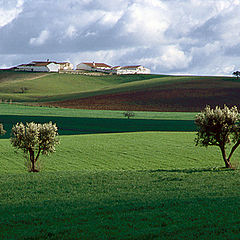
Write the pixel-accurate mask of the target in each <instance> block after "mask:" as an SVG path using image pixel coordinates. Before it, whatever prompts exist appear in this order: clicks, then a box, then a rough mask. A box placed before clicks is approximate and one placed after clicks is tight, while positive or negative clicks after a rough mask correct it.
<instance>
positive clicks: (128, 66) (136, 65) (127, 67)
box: [121, 65, 141, 69]
mask: <svg viewBox="0 0 240 240" xmlns="http://www.w3.org/2000/svg"><path fill="white" fill-rule="evenodd" d="M140 66H141V65H136V66H124V67H121V68H122V69H125V68H138V67H140Z"/></svg>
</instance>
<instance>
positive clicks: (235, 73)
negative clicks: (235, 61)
mask: <svg viewBox="0 0 240 240" xmlns="http://www.w3.org/2000/svg"><path fill="white" fill-rule="evenodd" d="M233 75H234V76H236V77H237V79H238V78H239V76H240V71H235V72H233Z"/></svg>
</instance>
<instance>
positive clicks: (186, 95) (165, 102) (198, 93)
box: [46, 79, 240, 112]
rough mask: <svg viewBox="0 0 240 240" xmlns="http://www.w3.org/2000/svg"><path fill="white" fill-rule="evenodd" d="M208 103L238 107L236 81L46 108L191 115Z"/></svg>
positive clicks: (201, 83)
mask: <svg viewBox="0 0 240 240" xmlns="http://www.w3.org/2000/svg"><path fill="white" fill-rule="evenodd" d="M207 104H208V105H210V106H212V107H213V106H216V105H220V106H222V105H224V104H227V105H228V106H232V105H237V106H238V107H240V84H239V82H233V81H219V80H211V81H208V80H207V79H206V80H204V81H203V80H201V81H197V80H196V81H192V82H185V83H175V84H168V85H165V86H159V87H155V88H148V89H145V90H138V91H129V92H122V93H116V94H107V95H98V96H92V97H87V98H81V99H73V100H67V101H60V102H53V103H47V104H46V105H53V106H59V107H66V108H81V109H98V110H100V109H101V110H131V111H165V112H166V111H171V112H178V111H179V112H185V111H191V112H192V111H193V112H194V111H200V110H202V109H203V108H204V107H205V106H206V105H207Z"/></svg>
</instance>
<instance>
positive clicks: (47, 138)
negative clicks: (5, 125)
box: [11, 122, 59, 172]
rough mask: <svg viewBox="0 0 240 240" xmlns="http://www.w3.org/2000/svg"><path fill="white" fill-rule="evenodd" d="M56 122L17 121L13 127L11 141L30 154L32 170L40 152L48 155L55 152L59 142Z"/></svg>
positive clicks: (14, 145) (33, 170) (16, 146)
mask: <svg viewBox="0 0 240 240" xmlns="http://www.w3.org/2000/svg"><path fill="white" fill-rule="evenodd" d="M57 135H58V133H57V126H56V124H52V122H49V123H44V124H40V123H34V122H31V123H26V125H24V124H23V123H17V124H16V125H15V126H13V128H12V137H11V143H12V145H13V147H15V148H17V149H21V150H22V151H23V152H24V153H27V154H29V160H30V162H31V170H30V171H32V172H36V171H38V170H36V169H35V163H36V161H37V160H38V158H39V155H40V153H41V154H45V155H48V154H49V153H53V152H55V145H56V144H58V143H59V140H58V139H57Z"/></svg>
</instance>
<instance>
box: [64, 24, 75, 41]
mask: <svg viewBox="0 0 240 240" xmlns="http://www.w3.org/2000/svg"><path fill="white" fill-rule="evenodd" d="M66 36H67V37H69V38H74V37H76V36H77V29H76V27H74V26H73V25H70V26H69V27H68V28H67V30H66Z"/></svg>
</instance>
